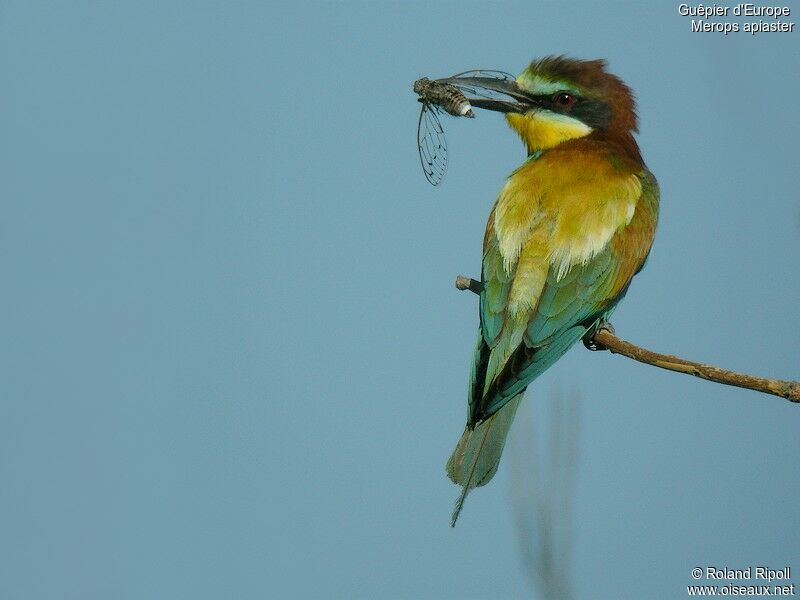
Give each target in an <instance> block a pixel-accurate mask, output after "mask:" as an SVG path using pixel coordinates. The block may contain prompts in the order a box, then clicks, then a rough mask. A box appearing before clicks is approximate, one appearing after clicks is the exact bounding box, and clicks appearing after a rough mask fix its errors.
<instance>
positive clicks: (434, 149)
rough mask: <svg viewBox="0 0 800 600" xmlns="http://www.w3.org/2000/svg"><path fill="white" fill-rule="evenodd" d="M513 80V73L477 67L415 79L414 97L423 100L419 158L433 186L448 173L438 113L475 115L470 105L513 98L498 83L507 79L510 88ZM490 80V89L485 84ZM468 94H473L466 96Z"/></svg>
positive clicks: (444, 139)
mask: <svg viewBox="0 0 800 600" xmlns="http://www.w3.org/2000/svg"><path fill="white" fill-rule="evenodd" d="M514 81H515V78H514V76H513V75H511V74H510V73H506V72H504V71H494V70H486V69H476V70H472V71H464V72H463V73H457V74H456V75H453V76H452V77H444V78H442V79H428V78H427V77H422V78H421V79H417V80H416V81H415V82H414V92H415V93H416V94H417V95H418V96H419V98H417V100H418V101H419V102H420V103H422V109H421V110H420V112H419V122H418V123H417V148H418V149H419V160H420V163H421V164H422V171H423V173H425V178H426V179H427V180H428V181H429V182H430V183H431V184H432V185H439V184H440V183H441V182H442V179H444V175H445V173H446V172H447V140H446V138H445V135H444V128H443V127H442V122H441V121H440V120H439V115H440V114H442V113H445V112H446V113H448V114H450V115H453V116H455V117H469V118H474V117H475V113H474V111H473V110H472V107H473V106H475V107H476V108H480V107H481V105H482V104H484V101H485V100H488V101H491V102H492V103H493V104H497V103H498V102H503V101H505V100H506V98H511V99H514V98H515V96H514V94H513V93H511V92H509V93H505V92H503V91H499V90H502V89H503V85H502V83H501V82H508V83H509V86H508V89H509V90H512V89H513V87H512V86H511V85H510V84H512V83H513V82H514ZM489 82H491V88H490V87H486V86H487V85H488V84H489ZM498 84H499V85H498ZM467 94H468V95H470V96H474V97H472V98H467Z"/></svg>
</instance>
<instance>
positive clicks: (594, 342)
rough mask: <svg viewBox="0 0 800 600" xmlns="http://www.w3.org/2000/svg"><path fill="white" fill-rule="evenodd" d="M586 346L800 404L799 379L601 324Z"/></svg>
mask: <svg viewBox="0 0 800 600" xmlns="http://www.w3.org/2000/svg"><path fill="white" fill-rule="evenodd" d="M456 287H457V288H458V289H460V290H470V291H471V292H473V293H475V294H480V290H481V289H482V288H483V284H482V283H481V282H480V281H475V280H474V279H470V278H468V277H462V276H460V275H459V276H458V277H457V278H456ZM586 346H587V348H594V349H597V350H608V351H609V352H611V353H613V354H621V355H622V356H627V357H628V358H632V359H633V360H637V361H639V362H641V363H645V364H648V365H652V366H654V367H659V368H661V369H667V370H669V371H676V372H677V373H685V374H687V375H694V376H695V377H700V378H701V379H707V380H708V381H713V382H715V383H722V384H724V385H733V386H736V387H741V388H747V389H749V390H755V391H757V392H763V393H765V394H773V395H775V396H780V397H781V398H786V399H787V400H789V401H790V402H796V403H800V382H798V381H783V380H780V379H767V378H766V377H756V376H755V375H747V374H745V373H736V372H735V371H728V370H726V369H720V368H719V367H715V366H713V365H706V364H703V363H699V362H694V361H691V360H686V359H684V358H680V357H678V356H672V355H670V354H660V353H658V352H653V351H652V350H647V349H646V348H641V347H639V346H636V345H635V344H632V343H630V342H628V341H625V340H623V339H620V338H618V337H617V336H616V335H615V334H614V332H613V331H611V330H610V329H608V328H607V327H605V326H602V325H601V326H600V327H599V328H598V330H597V331H596V332H595V333H594V335H592V336H590V337H589V338H588V339H587V341H586Z"/></svg>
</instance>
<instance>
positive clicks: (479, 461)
mask: <svg viewBox="0 0 800 600" xmlns="http://www.w3.org/2000/svg"><path fill="white" fill-rule="evenodd" d="M520 400H522V394H517V395H516V396H514V397H513V398H512V399H511V400H509V401H508V402H507V403H506V404H505V405H504V406H503V407H502V408H501V409H500V410H498V411H497V412H496V413H494V414H493V415H492V416H491V417H489V418H488V419H486V420H485V421H482V422H481V423H479V424H478V425H477V426H476V427H475V428H474V429H470V427H469V425H468V426H467V427H466V428H465V429H464V433H463V434H462V435H461V439H459V440H458V444H456V449H455V450H453V454H452V455H451V456H450V460H448V461H447V476H448V477H449V478H450V479H451V480H452V481H453V483H456V484H458V485H460V486H462V488H463V489H462V490H461V495H460V496H459V497H458V500H456V506H455V508H454V509H453V516H452V518H451V520H450V526H451V527H455V526H456V520H457V519H458V514H459V513H460V512H461V508H462V507H463V506H464V500H466V498H467V494H468V493H469V491H470V490H471V489H472V488H474V487H478V486H481V485H486V484H487V483H489V481H490V480H491V478H492V477H494V474H495V473H496V472H497V465H498V464H499V463H500V456H502V454H503V447H504V446H505V445H506V436H507V435H508V430H509V429H510V428H511V422H512V421H513V420H514V415H515V414H516V413H517V407H518V406H519V401H520Z"/></svg>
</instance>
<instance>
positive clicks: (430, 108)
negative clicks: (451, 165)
mask: <svg viewBox="0 0 800 600" xmlns="http://www.w3.org/2000/svg"><path fill="white" fill-rule="evenodd" d="M417 146H418V148H419V160H420V162H421V163H422V171H423V172H424V173H425V178H426V179H427V180H428V181H429V182H430V183H431V185H439V183H441V181H442V179H443V178H444V174H445V172H446V171H447V140H445V137H444V129H443V128H442V123H441V121H439V109H438V108H437V107H436V106H434V105H433V104H430V103H429V102H423V103H422V110H421V111H420V113H419V123H418V124H417Z"/></svg>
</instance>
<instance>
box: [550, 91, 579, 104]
mask: <svg viewBox="0 0 800 600" xmlns="http://www.w3.org/2000/svg"><path fill="white" fill-rule="evenodd" d="M553 104H555V105H556V106H558V107H559V108H571V107H572V105H573V104H575V96H573V95H572V94H568V93H567V92H558V93H557V94H556V95H554V96H553Z"/></svg>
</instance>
